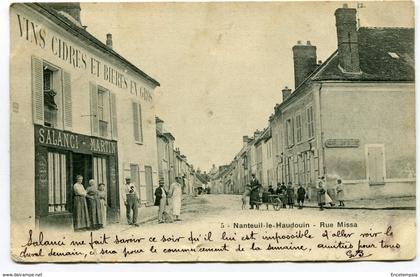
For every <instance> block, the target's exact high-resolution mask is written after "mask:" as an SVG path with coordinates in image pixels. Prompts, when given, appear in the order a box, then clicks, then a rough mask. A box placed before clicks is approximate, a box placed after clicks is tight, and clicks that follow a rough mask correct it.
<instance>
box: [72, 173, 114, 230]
mask: <svg viewBox="0 0 420 277" xmlns="http://www.w3.org/2000/svg"><path fill="white" fill-rule="evenodd" d="M73 190H74V202H73V224H74V230H75V231H83V230H97V229H100V228H103V227H105V226H106V216H107V215H106V214H107V211H106V207H107V199H106V190H105V184H103V183H101V184H99V185H98V186H97V184H96V181H95V180H93V179H91V180H89V185H88V187H87V188H86V189H85V187H84V186H83V176H81V175H78V176H77V177H76V183H75V184H74V186H73Z"/></svg>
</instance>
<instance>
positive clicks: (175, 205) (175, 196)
mask: <svg viewBox="0 0 420 277" xmlns="http://www.w3.org/2000/svg"><path fill="white" fill-rule="evenodd" d="M180 179H181V178H180V177H175V182H173V183H172V184H171V185H170V187H169V193H168V194H169V199H168V200H169V204H170V206H171V211H172V215H173V216H174V217H175V218H174V220H175V221H181V218H180V215H181V201H182V188H181V184H180Z"/></svg>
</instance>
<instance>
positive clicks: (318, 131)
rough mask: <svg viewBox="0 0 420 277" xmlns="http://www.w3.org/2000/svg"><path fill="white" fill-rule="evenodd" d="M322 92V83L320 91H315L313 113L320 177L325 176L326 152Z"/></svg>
mask: <svg viewBox="0 0 420 277" xmlns="http://www.w3.org/2000/svg"><path fill="white" fill-rule="evenodd" d="M321 90H322V83H319V87H318V90H315V93H314V103H315V109H314V110H313V113H314V115H315V120H316V121H315V136H316V144H317V148H318V162H319V168H318V169H319V172H318V173H319V175H320V176H322V175H325V174H326V173H327V172H326V169H325V160H324V157H325V152H324V150H325V149H324V138H323V132H322V117H321Z"/></svg>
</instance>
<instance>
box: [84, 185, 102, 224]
mask: <svg viewBox="0 0 420 277" xmlns="http://www.w3.org/2000/svg"><path fill="white" fill-rule="evenodd" d="M86 193H87V195H89V196H90V198H88V199H87V206H88V211H89V219H90V227H91V228H92V229H94V230H97V229H100V228H102V211H101V200H100V199H99V191H98V188H97V187H96V181H95V180H93V179H90V180H89V186H88V187H87V189H86Z"/></svg>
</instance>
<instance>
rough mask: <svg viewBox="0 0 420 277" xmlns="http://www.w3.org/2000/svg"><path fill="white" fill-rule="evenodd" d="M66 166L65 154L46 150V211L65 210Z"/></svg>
mask: <svg viewBox="0 0 420 277" xmlns="http://www.w3.org/2000/svg"><path fill="white" fill-rule="evenodd" d="M66 202H67V166H66V155H65V154H61V153H57V152H48V212H49V213H56V212H64V211H66Z"/></svg>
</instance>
